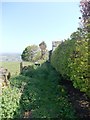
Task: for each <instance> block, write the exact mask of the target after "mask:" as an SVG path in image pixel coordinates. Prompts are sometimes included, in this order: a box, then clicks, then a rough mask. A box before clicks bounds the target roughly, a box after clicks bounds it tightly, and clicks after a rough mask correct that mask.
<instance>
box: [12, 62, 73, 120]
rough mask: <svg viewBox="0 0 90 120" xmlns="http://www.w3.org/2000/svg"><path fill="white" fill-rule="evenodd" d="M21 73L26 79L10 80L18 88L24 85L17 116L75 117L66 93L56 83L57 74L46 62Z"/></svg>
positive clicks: (68, 119) (68, 118)
mask: <svg viewBox="0 0 90 120" xmlns="http://www.w3.org/2000/svg"><path fill="white" fill-rule="evenodd" d="M23 74H24V76H25V75H26V76H27V78H28V79H27V80H25V79H26V77H24V78H25V79H22V80H21V77H22V76H19V77H16V78H14V79H12V80H11V84H12V85H14V86H16V87H18V88H20V89H22V86H24V87H23V91H22V96H21V99H20V105H19V112H18V115H17V117H20V118H30V117H32V118H61V119H67V120H70V119H73V120H74V119H75V113H74V109H73V108H72V106H71V104H70V102H68V98H67V93H66V91H65V90H64V87H63V86H61V85H58V79H59V75H58V74H57V73H56V72H55V70H54V69H53V68H52V67H51V66H50V65H49V64H48V63H47V64H43V65H42V66H41V67H38V68H37V69H33V68H32V69H31V68H29V69H28V71H24V73H22V75H23ZM20 80H21V81H20Z"/></svg>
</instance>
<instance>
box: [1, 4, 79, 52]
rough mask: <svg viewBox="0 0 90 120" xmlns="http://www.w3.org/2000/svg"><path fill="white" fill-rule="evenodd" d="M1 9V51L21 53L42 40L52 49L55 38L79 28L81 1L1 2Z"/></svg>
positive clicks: (63, 37) (59, 38) (66, 36)
mask: <svg viewBox="0 0 90 120" xmlns="http://www.w3.org/2000/svg"><path fill="white" fill-rule="evenodd" d="M1 7H2V8H1ZM1 9H2V15H1V16H0V17H1V19H2V23H1V21H0V26H1V25H2V28H1V29H0V33H1V31H2V37H0V43H1V47H0V52H2V53H3V52H4V53H7V52H9V53H12V52H14V53H15V52H16V53H22V51H23V50H24V49H25V47H27V46H28V45H32V44H36V45H39V43H40V42H42V41H45V42H46V44H47V47H48V49H49V50H50V49H52V41H54V40H64V39H67V38H68V37H69V36H70V34H71V33H72V32H75V31H76V30H77V27H79V22H80V20H79V19H78V18H79V16H81V13H80V8H79V2H12V3H11V2H2V4H1V3H0V11H1ZM0 14H1V13H0ZM0 36H1V35H0Z"/></svg>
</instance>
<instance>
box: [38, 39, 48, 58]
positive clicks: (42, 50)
mask: <svg viewBox="0 0 90 120" xmlns="http://www.w3.org/2000/svg"><path fill="white" fill-rule="evenodd" d="M39 47H40V49H41V59H44V55H45V53H46V48H47V45H46V43H45V42H44V41H42V42H41V43H40V44H39Z"/></svg>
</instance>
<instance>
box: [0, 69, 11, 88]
mask: <svg viewBox="0 0 90 120" xmlns="http://www.w3.org/2000/svg"><path fill="white" fill-rule="evenodd" d="M10 76H11V75H10V72H9V71H8V70H7V69H5V68H3V67H0V87H3V86H8V80H9V78H10Z"/></svg>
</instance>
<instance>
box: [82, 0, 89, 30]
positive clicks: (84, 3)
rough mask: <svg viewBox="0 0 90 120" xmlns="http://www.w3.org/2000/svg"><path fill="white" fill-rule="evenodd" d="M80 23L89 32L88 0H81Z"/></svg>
mask: <svg viewBox="0 0 90 120" xmlns="http://www.w3.org/2000/svg"><path fill="white" fill-rule="evenodd" d="M80 8H81V10H80V11H81V13H82V24H83V27H84V28H85V29H86V31H87V32H90V0H81V1H80ZM80 19H81V17H80Z"/></svg>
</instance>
